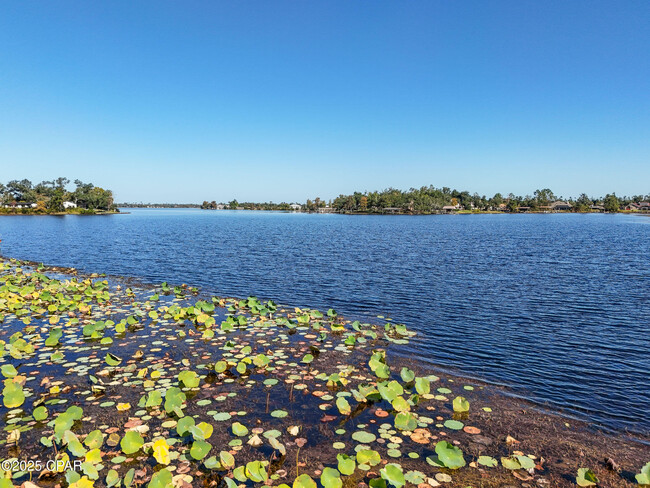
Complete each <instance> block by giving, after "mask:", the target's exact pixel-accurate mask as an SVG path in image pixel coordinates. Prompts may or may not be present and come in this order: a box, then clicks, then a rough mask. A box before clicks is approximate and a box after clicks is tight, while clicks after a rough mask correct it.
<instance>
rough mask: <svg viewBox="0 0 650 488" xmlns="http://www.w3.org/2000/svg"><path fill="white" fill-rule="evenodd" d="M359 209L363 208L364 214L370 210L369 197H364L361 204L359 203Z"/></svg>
mask: <svg viewBox="0 0 650 488" xmlns="http://www.w3.org/2000/svg"><path fill="white" fill-rule="evenodd" d="M359 207H360V208H361V211H362V212H365V211H367V210H368V197H367V196H365V195H364V196H362V197H361V202H360V203H359Z"/></svg>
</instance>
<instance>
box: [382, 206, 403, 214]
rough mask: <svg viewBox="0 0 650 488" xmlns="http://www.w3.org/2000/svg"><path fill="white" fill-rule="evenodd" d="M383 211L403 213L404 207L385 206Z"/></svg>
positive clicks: (386, 212)
mask: <svg viewBox="0 0 650 488" xmlns="http://www.w3.org/2000/svg"><path fill="white" fill-rule="evenodd" d="M382 212H383V213H385V214H398V213H402V209H401V208H399V207H384V208H383V209H382Z"/></svg>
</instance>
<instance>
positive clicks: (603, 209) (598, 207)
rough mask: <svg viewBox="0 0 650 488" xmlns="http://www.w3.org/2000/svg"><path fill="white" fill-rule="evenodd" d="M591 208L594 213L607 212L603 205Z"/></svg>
mask: <svg viewBox="0 0 650 488" xmlns="http://www.w3.org/2000/svg"><path fill="white" fill-rule="evenodd" d="M589 208H591V210H592V211H593V212H604V211H605V207H603V206H602V205H592V206H591V207H589Z"/></svg>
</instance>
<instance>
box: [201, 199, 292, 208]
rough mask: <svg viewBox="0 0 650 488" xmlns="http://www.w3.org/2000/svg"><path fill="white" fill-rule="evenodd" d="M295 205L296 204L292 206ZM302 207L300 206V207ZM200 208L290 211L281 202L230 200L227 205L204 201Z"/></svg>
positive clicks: (289, 206)
mask: <svg viewBox="0 0 650 488" xmlns="http://www.w3.org/2000/svg"><path fill="white" fill-rule="evenodd" d="M294 205H296V204H294ZM300 207H302V205H300ZM201 208H203V209H207V210H224V209H228V210H292V208H291V204H289V203H286V202H282V203H273V202H266V203H254V202H241V203H240V202H238V201H237V200H232V201H230V202H228V203H217V202H216V201H214V200H213V201H211V202H208V201H204V202H203V203H202V204H201Z"/></svg>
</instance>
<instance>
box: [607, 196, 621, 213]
mask: <svg viewBox="0 0 650 488" xmlns="http://www.w3.org/2000/svg"><path fill="white" fill-rule="evenodd" d="M603 207H605V211H606V212H618V209H619V208H620V202H619V200H618V198H617V197H616V193H612V194H611V195H610V194H609V193H608V194H607V195H605V199H604V200H603Z"/></svg>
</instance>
